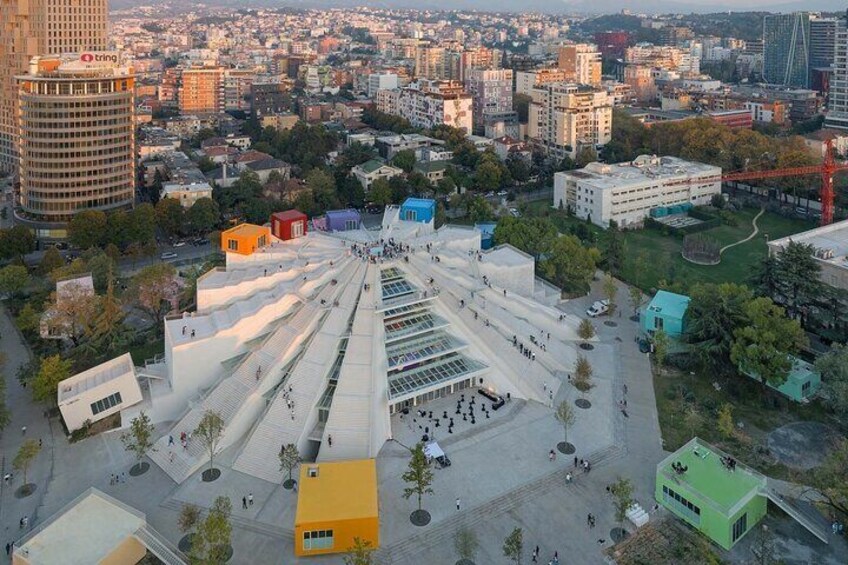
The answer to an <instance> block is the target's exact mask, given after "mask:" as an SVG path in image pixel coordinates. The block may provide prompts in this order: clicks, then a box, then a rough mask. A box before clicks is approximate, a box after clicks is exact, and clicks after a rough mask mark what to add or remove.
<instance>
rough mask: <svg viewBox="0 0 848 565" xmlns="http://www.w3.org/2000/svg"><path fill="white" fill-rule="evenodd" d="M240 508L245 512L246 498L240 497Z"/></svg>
mask: <svg viewBox="0 0 848 565" xmlns="http://www.w3.org/2000/svg"><path fill="white" fill-rule="evenodd" d="M241 507H242V510H247V497H244V496H242V497H241Z"/></svg>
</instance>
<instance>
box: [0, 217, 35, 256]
mask: <svg viewBox="0 0 848 565" xmlns="http://www.w3.org/2000/svg"><path fill="white" fill-rule="evenodd" d="M33 251H35V236H34V235H33V234H32V232H31V231H30V230H29V228H28V227H26V226H23V225H17V226H14V227H12V228H9V229H5V230H0V259H18V260H19V261H21V262H23V259H24V255H27V254H28V253H32V252H33Z"/></svg>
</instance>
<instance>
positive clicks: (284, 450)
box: [277, 443, 300, 488]
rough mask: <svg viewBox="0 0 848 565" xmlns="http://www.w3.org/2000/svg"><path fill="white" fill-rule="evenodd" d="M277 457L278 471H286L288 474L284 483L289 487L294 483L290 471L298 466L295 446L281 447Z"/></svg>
mask: <svg viewBox="0 0 848 565" xmlns="http://www.w3.org/2000/svg"><path fill="white" fill-rule="evenodd" d="M277 457H279V459H280V471H287V472H288V474H289V478H288V481H286V483H287V484H289V485H292V484H294V481H293V480H292V471H293V470H294V468H295V467H297V466H298V465H300V452H298V450H297V446H296V445H295V444H293V443H289V444H286V445H284V446H282V447H281V448H280V453H278V454H277ZM286 488H290V487H286Z"/></svg>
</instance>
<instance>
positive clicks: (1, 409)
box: [0, 351, 12, 432]
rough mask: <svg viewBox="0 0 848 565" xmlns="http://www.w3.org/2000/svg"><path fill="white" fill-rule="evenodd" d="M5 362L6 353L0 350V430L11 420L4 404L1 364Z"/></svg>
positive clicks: (3, 376)
mask: <svg viewBox="0 0 848 565" xmlns="http://www.w3.org/2000/svg"><path fill="white" fill-rule="evenodd" d="M5 364H6V354H5V353H3V352H2V351H0V432H2V431H3V430H4V429H5V428H6V426H8V425H9V422H11V421H12V413H11V411H10V410H9V406H8V404H6V375H5V374H4V371H3V366H4V365H5Z"/></svg>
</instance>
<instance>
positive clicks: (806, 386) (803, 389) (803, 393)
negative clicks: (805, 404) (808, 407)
mask: <svg viewBox="0 0 848 565" xmlns="http://www.w3.org/2000/svg"><path fill="white" fill-rule="evenodd" d="M812 384H813V383H811V382H810V381H807V382H805V383H804V384H802V385H801V396H807V395H808V394H810V387H811V386H812Z"/></svg>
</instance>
